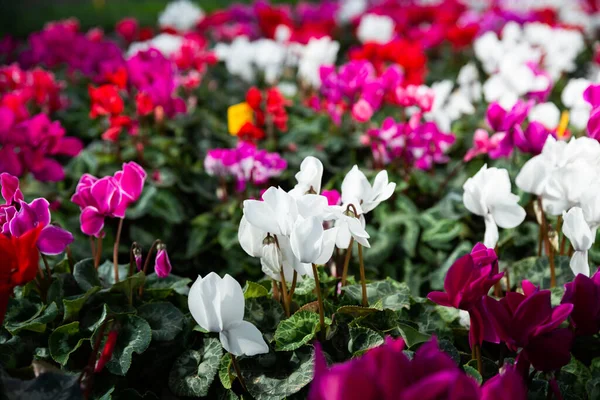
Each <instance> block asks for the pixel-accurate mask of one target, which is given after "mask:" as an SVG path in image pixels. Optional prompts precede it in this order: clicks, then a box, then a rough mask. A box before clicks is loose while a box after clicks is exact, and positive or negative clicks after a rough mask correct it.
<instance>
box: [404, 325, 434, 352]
mask: <svg viewBox="0 0 600 400" xmlns="http://www.w3.org/2000/svg"><path fill="white" fill-rule="evenodd" d="M398 330H399V331H400V335H401V336H402V338H403V339H404V342H406V346H407V347H408V348H411V347H413V346H414V345H416V344H419V343H424V342H426V341H428V340H429V338H430V337H431V336H430V335H427V334H425V333H421V332H419V331H418V330H416V329H415V328H413V327H412V326H410V325H407V324H405V323H402V322H400V323H398Z"/></svg>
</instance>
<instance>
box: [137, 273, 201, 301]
mask: <svg viewBox="0 0 600 400" xmlns="http://www.w3.org/2000/svg"><path fill="white" fill-rule="evenodd" d="M190 282H192V280H191V279H190V278H182V277H180V276H177V275H174V274H169V276H167V277H165V278H159V277H158V275H156V274H148V276H146V290H144V293H146V292H148V291H152V290H167V291H168V293H169V294H171V292H173V291H174V292H175V293H179V294H182V295H185V296H187V294H188V293H189V291H190V288H189V287H188V285H189V284H190Z"/></svg>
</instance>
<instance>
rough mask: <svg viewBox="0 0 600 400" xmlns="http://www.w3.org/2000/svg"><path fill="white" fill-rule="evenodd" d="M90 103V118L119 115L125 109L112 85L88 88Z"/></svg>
mask: <svg viewBox="0 0 600 400" xmlns="http://www.w3.org/2000/svg"><path fill="white" fill-rule="evenodd" d="M88 91H89V95H90V99H91V102H92V105H91V110H90V118H97V117H99V116H111V115H112V116H115V115H119V114H121V113H122V112H123V110H124V109H125V103H124V102H123V99H122V98H121V96H120V95H119V92H118V91H117V88H116V87H115V86H113V85H102V86H100V87H98V88H94V87H93V86H90V87H89V88H88Z"/></svg>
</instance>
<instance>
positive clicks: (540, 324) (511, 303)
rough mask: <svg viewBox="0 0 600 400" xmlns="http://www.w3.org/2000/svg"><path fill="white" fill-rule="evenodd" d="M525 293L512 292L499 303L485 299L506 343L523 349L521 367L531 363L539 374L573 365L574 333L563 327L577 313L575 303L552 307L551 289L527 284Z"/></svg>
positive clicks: (520, 357)
mask: <svg viewBox="0 0 600 400" xmlns="http://www.w3.org/2000/svg"><path fill="white" fill-rule="evenodd" d="M523 292H524V294H521V293H517V292H508V293H506V295H505V297H503V298H502V299H500V300H499V301H496V300H494V299H493V298H491V297H485V298H484V305H485V309H486V310H487V313H488V314H489V317H490V319H491V320H492V322H493V324H494V328H495V329H496V332H497V333H498V336H499V338H500V340H501V341H502V342H504V343H505V344H506V346H507V347H508V348H509V349H510V350H511V351H515V352H516V351H518V350H519V349H522V350H521V352H520V353H519V355H518V358H517V364H518V365H520V366H521V367H522V368H523V369H524V370H527V369H528V368H527V365H528V364H529V363H531V364H532V365H533V367H534V368H535V369H537V370H539V371H552V370H556V369H559V368H560V367H562V366H564V365H566V364H568V363H569V360H570V359H571V353H570V351H571V344H572V341H573V336H574V335H573V332H572V331H571V330H569V329H567V328H560V325H561V324H562V323H563V322H564V321H565V320H566V319H567V318H568V317H569V315H570V314H571V311H572V310H573V305H572V304H567V303H565V304H561V305H559V306H557V307H552V304H551V300H550V298H551V293H550V291H549V290H539V289H538V288H536V287H534V286H533V285H532V284H531V283H529V282H528V281H523Z"/></svg>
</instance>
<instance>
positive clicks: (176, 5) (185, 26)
mask: <svg viewBox="0 0 600 400" xmlns="http://www.w3.org/2000/svg"><path fill="white" fill-rule="evenodd" d="M203 19H204V12H203V11H202V9H201V8H200V7H198V6H197V5H195V4H194V3H192V2H191V1H188V0H177V1H173V2H171V3H169V4H168V5H167V7H166V8H165V9H164V10H163V12H162V13H161V14H160V15H159V17H158V26H160V27H161V28H172V29H175V30H176V31H177V32H181V33H185V32H188V31H191V30H192V29H194V28H195V27H196V25H198V23H199V22H200V21H202V20H203Z"/></svg>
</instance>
